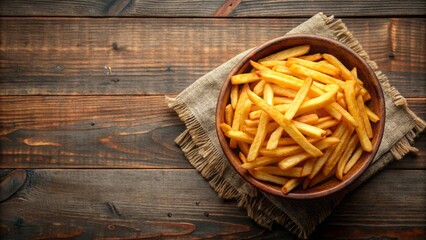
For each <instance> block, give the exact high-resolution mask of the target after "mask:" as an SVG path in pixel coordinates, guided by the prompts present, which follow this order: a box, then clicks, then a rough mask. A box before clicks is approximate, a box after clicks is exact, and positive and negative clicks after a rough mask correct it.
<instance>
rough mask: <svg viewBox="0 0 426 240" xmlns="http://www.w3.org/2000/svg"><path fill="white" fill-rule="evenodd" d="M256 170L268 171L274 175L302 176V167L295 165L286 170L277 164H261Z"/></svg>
mask: <svg viewBox="0 0 426 240" xmlns="http://www.w3.org/2000/svg"><path fill="white" fill-rule="evenodd" d="M256 170H259V171H262V172H266V173H269V174H272V175H277V176H282V177H300V176H301V174H302V168H301V167H294V168H291V169H289V170H285V171H284V170H281V169H280V168H279V167H276V166H261V167H257V168H256Z"/></svg>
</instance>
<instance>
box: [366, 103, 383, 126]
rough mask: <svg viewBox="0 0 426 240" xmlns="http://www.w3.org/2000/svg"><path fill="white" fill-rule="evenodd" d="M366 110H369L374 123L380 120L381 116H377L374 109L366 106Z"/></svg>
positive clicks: (368, 114)
mask: <svg viewBox="0 0 426 240" xmlns="http://www.w3.org/2000/svg"><path fill="white" fill-rule="evenodd" d="M365 111H366V112H367V116H368V119H370V121H372V122H373V123H377V122H378V121H380V118H379V116H377V115H376V114H375V113H374V112H373V111H371V109H370V108H369V107H367V106H365Z"/></svg>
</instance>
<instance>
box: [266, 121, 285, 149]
mask: <svg viewBox="0 0 426 240" xmlns="http://www.w3.org/2000/svg"><path fill="white" fill-rule="evenodd" d="M283 133H284V128H282V127H281V126H278V127H277V128H276V129H275V131H273V132H272V133H271V136H269V140H268V143H267V145H266V149H268V150H272V149H275V148H277V146H278V142H279V140H280V138H281V136H282V135H283Z"/></svg>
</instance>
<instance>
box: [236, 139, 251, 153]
mask: <svg viewBox="0 0 426 240" xmlns="http://www.w3.org/2000/svg"><path fill="white" fill-rule="evenodd" d="M237 145H238V149H240V151H241V152H242V153H243V154H244V156H247V154H248V151H249V148H250V146H249V144H248V143H245V142H241V141H239V142H237Z"/></svg>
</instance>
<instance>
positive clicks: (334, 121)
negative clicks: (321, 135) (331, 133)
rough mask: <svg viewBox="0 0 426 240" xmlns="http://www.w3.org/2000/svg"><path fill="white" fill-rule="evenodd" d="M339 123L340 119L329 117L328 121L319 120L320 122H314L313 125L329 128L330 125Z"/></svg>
mask: <svg viewBox="0 0 426 240" xmlns="http://www.w3.org/2000/svg"><path fill="white" fill-rule="evenodd" d="M339 123H340V121H339V120H336V119H330V120H328V121H325V122H321V123H318V124H315V125H314V126H315V127H317V128H321V129H329V128H331V127H334V126H336V125H337V124H339Z"/></svg>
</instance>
